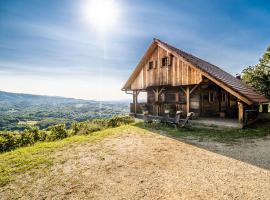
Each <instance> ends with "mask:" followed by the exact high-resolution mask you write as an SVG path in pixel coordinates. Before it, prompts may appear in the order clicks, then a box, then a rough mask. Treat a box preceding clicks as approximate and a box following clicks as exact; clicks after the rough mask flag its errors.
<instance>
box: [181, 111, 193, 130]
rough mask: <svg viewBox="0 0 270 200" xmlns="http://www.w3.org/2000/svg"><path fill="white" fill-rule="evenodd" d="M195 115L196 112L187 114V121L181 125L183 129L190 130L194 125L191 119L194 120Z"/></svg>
mask: <svg viewBox="0 0 270 200" xmlns="http://www.w3.org/2000/svg"><path fill="white" fill-rule="evenodd" d="M193 115H194V112H189V113H188V114H187V117H186V119H184V120H183V122H182V123H181V124H179V125H180V127H181V128H190V127H191V126H192V125H191V123H190V119H191V118H192V116H193Z"/></svg>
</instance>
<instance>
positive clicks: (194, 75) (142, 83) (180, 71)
mask: <svg viewBox="0 0 270 200" xmlns="http://www.w3.org/2000/svg"><path fill="white" fill-rule="evenodd" d="M164 57H168V59H169V64H170V65H169V66H162V58H164ZM150 61H153V68H152V69H148V63H149V62H150ZM201 81H202V74H201V73H200V72H199V70H196V68H195V67H194V66H191V64H190V63H188V62H187V61H185V60H184V59H183V58H177V57H175V56H172V54H170V52H169V51H166V50H164V49H163V48H161V47H159V46H158V47H156V49H155V50H154V51H153V53H152V54H151V55H150V56H149V59H147V60H146V62H145V64H144V66H143V68H142V69H141V71H140V72H139V73H138V75H137V77H136V78H135V79H134V81H133V82H132V84H131V89H132V90H137V89H146V88H147V87H150V86H162V85H171V86H180V85H193V84H198V83H200V82H201Z"/></svg>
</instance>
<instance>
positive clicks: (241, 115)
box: [237, 101, 244, 123]
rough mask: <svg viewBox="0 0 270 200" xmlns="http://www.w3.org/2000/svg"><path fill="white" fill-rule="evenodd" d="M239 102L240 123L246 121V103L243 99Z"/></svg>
mask: <svg viewBox="0 0 270 200" xmlns="http://www.w3.org/2000/svg"><path fill="white" fill-rule="evenodd" d="M237 104H238V121H239V122H240V123H243V122H244V105H243V103H242V102H241V101H238V102H237Z"/></svg>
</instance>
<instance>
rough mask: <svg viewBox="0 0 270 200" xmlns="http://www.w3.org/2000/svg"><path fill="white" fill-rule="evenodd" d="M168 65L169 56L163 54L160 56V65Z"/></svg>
mask: <svg viewBox="0 0 270 200" xmlns="http://www.w3.org/2000/svg"><path fill="white" fill-rule="evenodd" d="M168 65H169V57H168V56H165V57H163V58H161V67H167V66H168Z"/></svg>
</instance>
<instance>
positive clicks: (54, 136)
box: [47, 124, 68, 141]
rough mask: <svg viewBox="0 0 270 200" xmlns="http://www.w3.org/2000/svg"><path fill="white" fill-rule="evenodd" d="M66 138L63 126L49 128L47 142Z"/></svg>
mask: <svg viewBox="0 0 270 200" xmlns="http://www.w3.org/2000/svg"><path fill="white" fill-rule="evenodd" d="M67 136H68V134H67V130H66V126H65V124H58V125H55V126H52V127H50V134H49V137H48V138H47V139H48V140H49V141H54V140H60V139H64V138H66V137H67Z"/></svg>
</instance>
